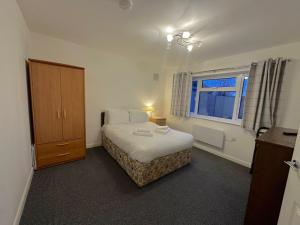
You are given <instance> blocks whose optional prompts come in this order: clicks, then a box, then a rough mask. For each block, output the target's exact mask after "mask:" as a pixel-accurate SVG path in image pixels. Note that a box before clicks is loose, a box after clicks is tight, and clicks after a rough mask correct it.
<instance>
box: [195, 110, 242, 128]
mask: <svg viewBox="0 0 300 225" xmlns="http://www.w3.org/2000/svg"><path fill="white" fill-rule="evenodd" d="M191 118H196V119H204V120H210V121H214V122H221V123H227V124H232V125H236V126H241V124H242V120H240V119H239V120H229V119H224V118H218V117H212V116H202V115H198V114H193V113H192V114H191Z"/></svg>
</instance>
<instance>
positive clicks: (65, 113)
mask: <svg viewBox="0 0 300 225" xmlns="http://www.w3.org/2000/svg"><path fill="white" fill-rule="evenodd" d="M64 119H67V111H66V110H65V109H64Z"/></svg>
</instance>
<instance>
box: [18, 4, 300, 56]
mask: <svg viewBox="0 0 300 225" xmlns="http://www.w3.org/2000/svg"><path fill="white" fill-rule="evenodd" d="M18 3H19V5H20V7H21V10H22V12H23V14H24V17H25V20H26V21H27V24H28V26H29V28H30V30H31V31H33V32H37V33H42V34H46V35H50V36H53V37H57V38H61V39H64V40H68V41H72V42H75V43H78V44H81V45H85V46H88V47H92V48H97V49H99V50H105V51H111V52H116V53H119V54H124V55H132V56H140V55H147V56H149V57H163V56H166V55H167V56H170V57H172V56H183V55H187V54H188V53H187V51H186V49H183V48H182V47H177V46H173V47H172V49H171V50H166V45H167V42H166V38H165V36H166V33H165V29H166V27H167V26H173V27H174V28H176V29H178V30H183V29H187V30H189V31H191V32H192V34H194V35H195V36H196V37H197V38H199V39H200V40H202V41H203V42H204V44H203V45H202V47H201V48H197V49H195V50H193V52H192V53H191V55H190V57H192V58H193V59H197V60H205V59H211V58H215V57H222V56H227V55H233V54H237V53H241V52H245V51H249V50H255V49H259V48H264V47H271V46H274V45H278V44H284V43H289V42H294V41H299V40H300V29H299V21H300V13H299V11H300V1H299V0H133V3H134V5H133V8H132V10H130V11H124V10H122V9H120V8H119V6H118V0H18Z"/></svg>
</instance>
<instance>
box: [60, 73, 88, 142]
mask: <svg viewBox="0 0 300 225" xmlns="http://www.w3.org/2000/svg"><path fill="white" fill-rule="evenodd" d="M61 90H62V110H63V136H64V140H72V139H79V138H84V135H85V125H84V124H85V121H84V120H85V116H84V110H85V106H84V70H82V69H76V68H69V67H62V68H61Z"/></svg>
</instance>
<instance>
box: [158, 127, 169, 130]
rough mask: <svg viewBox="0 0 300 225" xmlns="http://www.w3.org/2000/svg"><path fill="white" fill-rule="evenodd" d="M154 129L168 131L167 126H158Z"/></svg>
mask: <svg viewBox="0 0 300 225" xmlns="http://www.w3.org/2000/svg"><path fill="white" fill-rule="evenodd" d="M156 129H159V130H169V127H168V126H159V127H157V128H156Z"/></svg>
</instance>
